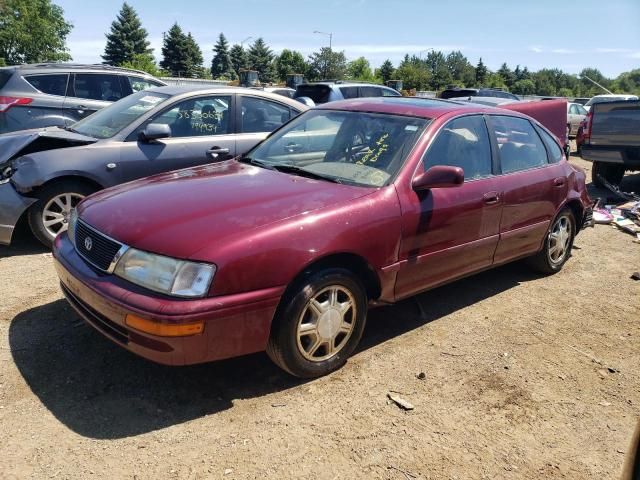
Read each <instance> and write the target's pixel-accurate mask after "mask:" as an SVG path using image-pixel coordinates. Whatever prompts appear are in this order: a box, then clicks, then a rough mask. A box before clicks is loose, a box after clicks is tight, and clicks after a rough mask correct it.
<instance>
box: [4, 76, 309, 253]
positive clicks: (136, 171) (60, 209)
mask: <svg viewBox="0 0 640 480" xmlns="http://www.w3.org/2000/svg"><path fill="white" fill-rule="evenodd" d="M306 109H307V107H306V106H304V105H303V104H301V103H300V102H297V101H295V100H292V99H289V98H286V97H283V96H281V95H276V94H272V93H267V92H262V91H258V90H250V89H245V88H229V87H218V88H199V89H194V88H193V87H158V88H152V89H149V90H145V91H141V92H138V93H135V94H133V95H130V96H129V97H126V98H124V99H122V100H120V101H118V102H116V103H114V104H113V105H111V106H109V107H106V108H104V109H102V110H100V111H98V112H97V113H95V114H93V115H90V116H89V117H86V118H85V119H83V120H81V121H79V122H78V123H75V124H73V125H71V126H70V127H66V128H64V129H63V128H58V127H50V128H43V129H36V130H24V131H21V132H13V133H8V134H5V135H0V244H4V245H9V244H10V243H11V240H12V237H13V231H14V229H15V226H16V224H17V223H18V221H19V220H20V219H21V218H22V217H23V216H26V217H27V220H28V222H29V226H30V227H31V230H32V232H33V234H34V235H35V236H36V238H38V240H40V241H41V242H42V243H44V244H45V245H51V243H52V242H53V239H54V238H55V237H56V236H57V235H58V234H59V233H61V232H63V231H65V230H66V229H67V221H68V218H69V215H70V213H71V211H72V209H73V208H74V207H75V206H76V205H77V204H78V203H79V202H80V201H81V200H82V199H83V198H84V197H85V196H87V195H90V194H91V193H94V192H96V191H98V190H101V189H103V188H107V187H110V186H113V185H117V184H120V183H124V182H128V181H130V180H134V179H136V178H141V177H146V176H149V175H153V174H156V173H161V172H166V171H169V170H176V169H179V168H186V167H192V166H195V165H201V164H205V163H210V162H214V161H220V160H225V159H229V158H232V157H234V156H236V155H239V154H241V153H244V152H246V151H248V150H249V149H251V148H252V147H253V146H254V145H256V144H257V143H258V142H259V141H261V140H262V139H264V138H265V137H266V136H267V135H268V134H269V133H270V132H272V131H273V130H275V129H276V128H278V127H279V126H280V125H282V124H283V123H285V122H287V121H288V120H289V119H290V118H292V117H294V116H296V115H298V114H299V113H300V112H302V111H303V110H306Z"/></svg>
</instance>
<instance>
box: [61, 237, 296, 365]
mask: <svg viewBox="0 0 640 480" xmlns="http://www.w3.org/2000/svg"><path fill="white" fill-rule="evenodd" d="M53 256H54V263H55V267H56V270H57V273H58V276H59V277H60V284H61V287H62V291H63V293H64V294H65V296H66V297H67V300H68V301H69V303H70V304H71V306H72V307H73V308H74V309H75V310H76V311H77V312H78V313H79V314H80V316H82V317H83V318H84V319H85V320H86V321H87V322H88V323H89V324H90V325H91V326H93V327H94V328H95V329H96V330H98V331H99V332H100V333H102V334H103V335H105V336H106V337H107V338H109V339H110V340H112V341H114V342H115V343H117V344H118V345H120V346H122V347H124V348H126V349H127V350H129V351H131V352H133V353H135V354H137V355H140V356H141V357H144V358H147V359H149V360H152V361H154V362H157V363H162V364H165V365H189V364H195V363H202V362H209V361H213V360H222V359H225V358H231V357H236V356H240V355H245V354H248V353H254V352H259V351H263V350H264V349H265V348H266V345H267V341H268V339H269V332H270V329H271V321H272V319H273V315H274V313H275V310H276V307H277V305H278V302H279V301H280V297H281V296H282V293H283V292H284V288H285V287H276V288H270V289H264V290H259V291H254V292H247V293H241V294H235V295H227V296H223V297H211V298H203V299H195V300H184V299H173V298H169V297H166V296H162V295H156V294H153V293H151V292H149V291H146V290H144V289H142V288H139V287H136V286H134V285H132V284H130V283H129V282H126V281H125V280H122V279H120V278H119V277H116V276H114V275H110V274H105V273H99V272H97V271H96V270H94V269H92V268H91V267H89V265H88V264H87V263H86V262H85V261H84V260H82V259H81V258H80V256H78V254H77V252H76V250H75V248H74V247H73V245H72V244H71V242H70V241H69V238H68V236H67V235H66V233H65V234H62V235H59V236H58V237H57V238H56V240H55V242H54V248H53ZM127 314H133V315H137V316H139V317H143V318H146V319H149V320H153V321H157V322H162V323H170V324H177V323H181V322H184V323H189V322H194V321H199V320H204V322H205V326H204V332H203V333H201V334H197V335H192V336H187V337H170V338H169V337H159V336H155V335H151V334H148V333H144V332H140V331H137V330H135V329H133V328H131V327H129V326H127V325H126V324H125V317H126V315H127Z"/></svg>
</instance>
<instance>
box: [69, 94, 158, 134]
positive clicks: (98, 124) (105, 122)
mask: <svg viewBox="0 0 640 480" xmlns="http://www.w3.org/2000/svg"><path fill="white" fill-rule="evenodd" d="M167 98H169V95H166V94H164V93H156V92H149V91H142V92H138V93H134V94H133V95H129V96H128V97H126V98H123V99H122V100H119V101H117V102H115V103H114V104H112V105H109V106H108V107H105V108H103V109H101V110H98V111H97V112H96V113H94V114H93V115H89V116H88V117H86V118H84V119H82V120H80V121H79V122H77V123H74V124H73V125H72V126H71V127H70V130H72V131H74V132H77V133H80V134H82V135H87V136H89V137H94V138H100V139H102V138H111V137H113V136H114V135H115V134H116V133H118V132H119V131H120V130H122V129H123V128H125V127H126V126H127V125H129V124H131V122H133V121H134V120H136V119H138V118H139V117H141V116H142V115H144V114H145V113H146V112H148V111H149V110H151V109H152V108H154V107H155V106H156V105H158V104H159V103H161V102H163V101H164V100H166V99H167Z"/></svg>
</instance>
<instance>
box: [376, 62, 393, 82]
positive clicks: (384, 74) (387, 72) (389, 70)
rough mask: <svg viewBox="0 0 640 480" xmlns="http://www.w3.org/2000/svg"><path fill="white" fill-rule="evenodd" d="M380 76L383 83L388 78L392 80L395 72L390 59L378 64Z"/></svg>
mask: <svg viewBox="0 0 640 480" xmlns="http://www.w3.org/2000/svg"><path fill="white" fill-rule="evenodd" d="M378 72H379V73H380V77H381V78H382V81H383V82H384V83H387V82H388V81H389V80H393V78H392V77H393V74H394V73H395V69H394V68H393V63H391V60H385V61H384V62H383V63H382V65H380V70H379V71H378Z"/></svg>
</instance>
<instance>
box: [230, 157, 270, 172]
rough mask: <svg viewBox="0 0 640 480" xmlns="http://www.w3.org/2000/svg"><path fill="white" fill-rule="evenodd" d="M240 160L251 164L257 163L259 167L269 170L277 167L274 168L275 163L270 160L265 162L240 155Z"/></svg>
mask: <svg viewBox="0 0 640 480" xmlns="http://www.w3.org/2000/svg"><path fill="white" fill-rule="evenodd" d="M238 161H239V162H242V163H248V164H250V165H256V166H258V167H262V168H266V169H267V170H275V168H273V165H271V164H270V163H269V162H263V161H261V160H256V159H254V158H251V157H240V158H239V159H238Z"/></svg>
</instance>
